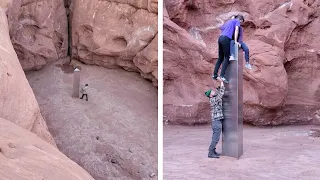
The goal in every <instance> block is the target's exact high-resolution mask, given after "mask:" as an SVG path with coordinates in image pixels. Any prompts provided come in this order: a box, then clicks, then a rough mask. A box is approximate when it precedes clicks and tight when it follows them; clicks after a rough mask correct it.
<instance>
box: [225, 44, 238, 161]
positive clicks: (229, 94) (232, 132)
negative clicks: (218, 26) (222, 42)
mask: <svg viewBox="0 0 320 180" xmlns="http://www.w3.org/2000/svg"><path fill="white" fill-rule="evenodd" d="M235 48H236V50H235V59H236V60H235V61H230V64H229V66H228V68H227V71H226V74H225V76H226V78H227V79H228V80H229V84H226V91H225V95H224V97H223V103H224V105H223V106H224V114H225V119H224V121H223V123H222V125H223V126H222V154H223V155H224V156H230V157H235V158H239V157H240V156H241V155H242V154H243V72H242V70H243V51H242V50H239V49H238V47H235ZM238 54H239V56H238Z"/></svg>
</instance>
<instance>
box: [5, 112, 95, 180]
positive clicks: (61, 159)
mask: <svg viewBox="0 0 320 180" xmlns="http://www.w3.org/2000/svg"><path fill="white" fill-rule="evenodd" d="M15 121H19V119H16V120H15ZM0 131H1V133H0V174H1V179H15V180H38V179H52V180H61V179H68V180H91V179H92V180H93V178H92V177H91V176H90V175H89V174H88V173H87V172H86V171H84V170H83V169H82V168H81V167H80V166H79V165H78V164H76V163H75V162H73V161H71V160H70V159H68V158H67V156H65V155H64V154H62V153H61V152H60V151H59V150H58V149H56V148H54V147H53V146H51V145H50V144H48V143H47V142H45V141H43V140H42V139H40V138H39V137H37V136H36V135H34V134H32V133H30V132H29V131H27V130H26V129H23V128H21V127H19V126H17V125H16V124H13V123H11V122H9V121H7V120H5V119H2V118H0Z"/></svg>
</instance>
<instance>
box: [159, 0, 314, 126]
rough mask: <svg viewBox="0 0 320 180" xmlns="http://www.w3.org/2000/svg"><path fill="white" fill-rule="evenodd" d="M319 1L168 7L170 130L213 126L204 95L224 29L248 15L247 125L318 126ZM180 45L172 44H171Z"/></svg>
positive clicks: (202, 1)
mask: <svg viewBox="0 0 320 180" xmlns="http://www.w3.org/2000/svg"><path fill="white" fill-rule="evenodd" d="M319 6H320V1H318V0H310V1H306V0H292V1H289V2H288V1H285V0H283V1H281V0H278V1H273V0H264V1H250V0H242V1H214V2H213V1H208V0H190V1H182V0H180V1H179V0H165V7H166V9H167V10H168V11H167V13H166V12H165V13H164V14H165V17H164V82H165V85H164V111H165V120H167V121H170V122H172V123H186V124H194V123H202V122H208V121H209V120H210V117H209V115H210V114H209V109H208V108H209V106H208V102H207V101H208V99H207V98H205V97H204V95H203V93H204V91H205V90H206V89H207V88H209V87H213V86H215V87H216V86H217V84H215V82H213V81H212V80H211V78H210V76H211V74H212V72H213V68H214V65H215V62H216V60H217V56H218V49H217V39H218V36H219V34H220V30H219V29H218V27H219V26H220V25H222V24H223V23H224V22H225V21H226V20H228V19H229V18H230V17H231V16H232V15H234V14H239V13H240V14H243V15H244V16H245V19H246V23H245V25H244V33H245V35H244V41H245V42H246V43H247V45H248V46H249V48H250V53H251V54H250V61H251V63H252V64H253V65H254V69H253V71H250V70H246V69H244V103H245V106H244V120H245V122H249V123H252V124H255V125H278V124H299V123H303V124H306V123H319V122H320V121H319V120H320V119H319V115H318V114H319V113H320V112H319V110H320V100H319V98H318V96H319V95H318V93H319V91H320V90H319V89H320V87H319V85H320V82H319V80H318V79H319V78H318V77H319V76H320V71H319V67H320V61H319V55H320V51H319V47H320V45H319V44H318V43H317V42H318V41H319V35H320V33H319V30H318V29H317V27H318V26H319V20H320V18H319V10H320V8H319ZM172 38H174V40H172Z"/></svg>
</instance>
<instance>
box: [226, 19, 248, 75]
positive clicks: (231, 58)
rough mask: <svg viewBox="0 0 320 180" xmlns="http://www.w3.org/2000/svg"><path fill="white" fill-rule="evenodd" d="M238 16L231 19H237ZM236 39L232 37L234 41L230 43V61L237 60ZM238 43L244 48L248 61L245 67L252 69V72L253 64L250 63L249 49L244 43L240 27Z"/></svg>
mask: <svg viewBox="0 0 320 180" xmlns="http://www.w3.org/2000/svg"><path fill="white" fill-rule="evenodd" d="M235 18H236V16H232V17H231V19H235ZM234 38H235V37H234V36H233V37H232V40H231V42H230V60H236V59H235V48H234V47H235V45H236V43H235V39H234ZM237 42H239V47H240V48H242V50H243V51H244V58H245V60H246V64H245V67H246V68H247V69H250V70H252V66H251V64H250V63H249V57H250V56H249V47H248V46H247V44H246V43H244V42H243V28H242V27H241V26H240V28H239V37H238V39H237Z"/></svg>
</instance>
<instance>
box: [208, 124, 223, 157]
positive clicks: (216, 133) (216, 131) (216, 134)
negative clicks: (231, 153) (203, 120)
mask: <svg viewBox="0 0 320 180" xmlns="http://www.w3.org/2000/svg"><path fill="white" fill-rule="evenodd" d="M221 121H222V120H213V121H212V122H211V123H212V124H211V125H212V139H211V143H210V146H209V152H213V151H215V150H216V146H217V144H218V142H219V140H220V134H221V131H222V122H221Z"/></svg>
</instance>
